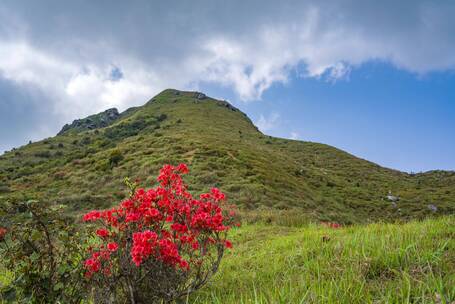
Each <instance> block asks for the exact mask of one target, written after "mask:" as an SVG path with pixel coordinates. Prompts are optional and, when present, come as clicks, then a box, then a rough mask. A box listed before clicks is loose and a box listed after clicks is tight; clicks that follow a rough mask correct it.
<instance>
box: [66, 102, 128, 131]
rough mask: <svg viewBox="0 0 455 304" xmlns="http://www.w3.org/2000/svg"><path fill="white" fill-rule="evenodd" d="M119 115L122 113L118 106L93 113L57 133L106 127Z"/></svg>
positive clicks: (67, 125)
mask: <svg viewBox="0 0 455 304" xmlns="http://www.w3.org/2000/svg"><path fill="white" fill-rule="evenodd" d="M119 117H120V113H119V112H118V110H117V109H116V108H112V109H108V110H106V111H104V112H101V113H98V114H95V115H91V116H89V117H86V118H82V119H76V120H74V121H73V122H72V123H71V124H66V125H64V126H63V128H62V129H61V130H60V132H58V133H57V135H63V134H65V133H68V132H82V131H87V130H94V129H99V128H104V127H107V126H109V125H110V124H112V123H113V122H114V121H116V120H117V119H118V118H119Z"/></svg>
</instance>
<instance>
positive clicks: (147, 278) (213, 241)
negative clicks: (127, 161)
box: [83, 164, 232, 303]
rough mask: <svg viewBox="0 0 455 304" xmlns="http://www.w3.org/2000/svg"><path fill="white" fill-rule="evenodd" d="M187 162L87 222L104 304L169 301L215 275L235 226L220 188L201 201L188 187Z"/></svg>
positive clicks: (94, 276) (93, 276) (97, 291)
mask: <svg viewBox="0 0 455 304" xmlns="http://www.w3.org/2000/svg"><path fill="white" fill-rule="evenodd" d="M187 172H188V169H187V167H186V166H185V165H183V164H181V165H179V166H178V167H173V166H170V165H166V166H164V167H163V168H162V169H161V171H160V175H159V177H158V181H159V185H158V186H157V187H156V188H153V189H149V190H144V189H137V188H136V185H134V184H131V183H129V182H128V181H127V184H128V185H129V187H130V190H131V195H130V198H129V199H127V200H125V201H123V202H122V203H121V204H120V205H119V206H117V207H114V208H112V209H110V210H105V211H96V210H95V211H91V212H89V213H87V214H86V215H85V216H84V217H83V219H84V221H86V222H96V223H98V224H99V225H98V226H96V227H91V228H92V229H91V231H93V234H94V236H96V238H97V241H96V243H95V244H94V245H93V246H92V248H90V250H89V253H88V258H87V260H86V261H85V263H84V267H85V269H86V273H85V276H86V277H87V278H88V279H89V280H90V282H91V284H92V286H93V289H94V290H93V293H94V295H95V299H94V300H95V302H97V303H125V302H129V303H161V302H162V301H164V302H165V303H169V302H171V301H173V300H176V299H179V298H181V297H183V296H187V295H189V294H190V293H192V292H194V291H196V290H197V289H199V288H201V287H202V286H203V285H204V284H205V283H207V281H208V280H209V278H210V277H211V276H212V275H213V274H214V273H216V271H217V269H218V266H219V264H220V262H221V259H222V257H223V254H224V249H225V247H231V243H230V242H229V241H228V240H227V239H226V236H227V231H228V230H229V228H230V225H232V217H231V215H232V214H226V211H224V210H223V209H221V207H220V204H224V200H225V196H224V194H223V193H221V192H220V191H219V190H218V189H216V188H214V189H212V190H211V192H210V193H206V194H202V195H201V196H200V199H199V200H196V199H193V198H192V196H191V194H190V193H188V192H187V190H186V189H187V186H186V185H185V184H184V183H183V181H182V178H181V174H185V173H187Z"/></svg>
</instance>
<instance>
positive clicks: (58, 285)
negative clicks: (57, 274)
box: [54, 282, 63, 291]
mask: <svg viewBox="0 0 455 304" xmlns="http://www.w3.org/2000/svg"><path fill="white" fill-rule="evenodd" d="M60 289H63V284H62V283H61V282H58V283H57V284H55V285H54V291H58V290H60Z"/></svg>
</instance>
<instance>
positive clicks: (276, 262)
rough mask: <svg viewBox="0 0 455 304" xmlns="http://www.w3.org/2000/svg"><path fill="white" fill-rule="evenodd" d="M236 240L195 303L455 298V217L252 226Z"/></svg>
mask: <svg viewBox="0 0 455 304" xmlns="http://www.w3.org/2000/svg"><path fill="white" fill-rule="evenodd" d="M323 238H325V239H329V240H328V241H324V240H323ZM233 239H234V240H235V243H234V244H235V247H234V250H232V251H231V252H230V253H228V255H227V257H226V258H225V260H223V264H222V267H221V270H220V272H219V273H218V274H217V276H216V278H215V279H214V281H212V283H211V284H210V285H209V286H207V287H206V288H205V289H204V290H202V291H200V292H199V293H198V294H196V295H195V296H194V297H192V298H191V299H190V301H189V302H190V303H193V302H194V303H452V302H453V301H455V218H454V217H445V218H440V219H435V220H426V221H423V222H411V223H407V224H380V223H378V224H371V225H367V226H353V227H348V228H342V229H330V228H323V227H321V226H308V227H304V228H289V227H284V226H276V225H271V226H266V225H248V226H244V227H242V228H240V229H238V230H236V231H235V232H234V233H233Z"/></svg>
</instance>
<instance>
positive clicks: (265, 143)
mask: <svg viewBox="0 0 455 304" xmlns="http://www.w3.org/2000/svg"><path fill="white" fill-rule="evenodd" d="M95 117H96V116H95ZM113 151H119V152H120V153H121V155H122V156H123V159H122V160H120V161H119V162H118V163H116V164H115V165H112V164H111V163H110V162H109V159H110V156H111V154H112V152H113ZM178 162H186V163H188V164H189V167H190V170H191V174H190V175H189V176H188V179H187V181H188V182H189V184H190V185H191V189H190V190H192V191H194V192H202V191H206V190H207V189H208V188H209V187H212V186H217V187H219V188H221V189H222V190H223V191H225V192H226V193H227V194H228V197H229V199H230V201H231V202H233V203H236V204H237V205H239V206H240V207H241V208H243V209H245V210H260V211H261V212H262V210H261V209H266V210H276V209H280V210H292V212H293V213H294V214H296V215H297V216H300V217H302V216H303V217H305V218H311V219H313V220H315V221H319V220H326V221H338V222H343V223H368V222H375V221H377V220H384V221H395V220H397V219H405V220H409V219H415V218H419V219H421V218H425V217H428V216H440V215H444V214H453V213H455V186H454V185H455V172H446V171H433V172H427V173H421V174H407V173H404V172H399V171H396V170H391V169H387V168H383V167H380V166H378V165H376V164H373V163H371V162H368V161H366V160H362V159H359V158H357V157H355V156H353V155H350V154H348V153H346V152H344V151H341V150H339V149H336V148H334V147H330V146H328V145H324V144H319V143H312V142H303V141H294V140H287V139H281V138H273V137H270V136H267V135H264V134H262V133H261V132H259V131H258V130H257V129H256V127H255V126H254V125H253V124H252V122H251V121H250V119H249V118H248V117H246V115H245V114H243V113H242V112H240V111H238V110H235V109H231V108H229V107H227V106H226V103H224V102H222V101H219V100H215V99H211V98H207V99H204V100H198V99H197V98H195V95H194V93H193V92H177V91H175V90H165V91H163V92H162V93H161V94H159V95H157V96H156V97H155V98H153V99H152V100H151V101H149V102H148V103H146V104H145V105H144V106H142V107H138V108H134V109H132V110H129V111H126V113H123V114H121V116H120V118H118V119H117V120H115V121H113V122H111V124H110V125H109V126H107V127H104V128H99V129H96V130H90V131H84V130H78V129H75V130H70V131H68V132H66V133H65V134H64V135H60V136H56V137H52V138H48V139H45V140H42V141H39V142H35V143H31V144H27V145H25V146H23V147H20V148H18V149H16V150H14V151H10V152H8V153H5V154H4V155H1V156H0V203H1V201H3V200H11V199H21V200H22V199H27V198H32V199H38V200H42V201H57V202H59V203H62V204H65V205H67V206H69V207H70V210H72V212H74V213H80V212H83V211H84V210H88V209H92V208H106V207H108V206H111V205H113V204H115V203H117V202H118V201H119V200H120V199H122V198H123V197H124V196H125V195H126V194H127V191H126V189H125V187H124V186H123V185H122V180H123V178H124V177H125V176H129V177H130V178H131V179H132V180H134V179H136V178H139V179H140V180H141V181H142V183H141V185H143V186H149V185H150V183H151V182H152V181H153V180H154V177H155V176H156V175H157V171H158V169H159V168H160V167H161V166H162V165H163V164H165V163H171V164H177V163H178ZM389 190H391V191H392V192H393V194H394V195H399V196H400V198H401V199H400V201H399V202H398V203H397V206H393V205H392V204H391V202H389V201H387V200H386V199H385V196H386V195H387V193H388V191H389ZM430 204H433V205H435V206H437V208H438V210H437V211H436V212H433V211H431V210H430V209H429V208H428V205H430Z"/></svg>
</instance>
